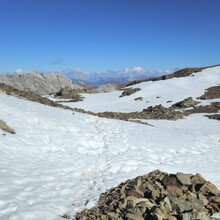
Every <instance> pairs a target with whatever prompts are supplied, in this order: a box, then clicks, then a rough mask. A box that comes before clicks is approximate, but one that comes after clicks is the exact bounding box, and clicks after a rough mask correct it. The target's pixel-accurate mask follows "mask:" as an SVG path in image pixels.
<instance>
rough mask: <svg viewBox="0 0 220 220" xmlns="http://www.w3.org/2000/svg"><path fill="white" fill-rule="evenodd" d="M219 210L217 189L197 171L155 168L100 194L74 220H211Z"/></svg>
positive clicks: (219, 193)
mask: <svg viewBox="0 0 220 220" xmlns="http://www.w3.org/2000/svg"><path fill="white" fill-rule="evenodd" d="M218 212H220V191H219V190H218V189H217V188H216V186H215V185H213V184H212V183H210V182H208V181H206V180H205V179H204V178H203V177H202V176H201V175H200V174H196V175H193V174H184V173H177V174H175V175H174V174H167V173H164V172H160V171H158V170H157V171H154V172H151V173H149V174H147V175H144V176H139V177H137V178H135V179H132V180H127V181H126V182H124V183H121V184H120V185H119V186H117V187H114V188H112V189H110V190H109V191H107V192H105V193H103V194H101V196H100V198H99V200H98V204H97V206H96V207H94V208H92V209H85V210H84V211H82V212H81V213H78V214H77V215H76V216H75V218H74V219H76V220H110V219H115V220H116V219H118V220H124V219H127V220H144V219H149V220H165V219H167V220H179V219H180V220H189V219H190V220H210V219H211V215H212V214H213V213H218Z"/></svg>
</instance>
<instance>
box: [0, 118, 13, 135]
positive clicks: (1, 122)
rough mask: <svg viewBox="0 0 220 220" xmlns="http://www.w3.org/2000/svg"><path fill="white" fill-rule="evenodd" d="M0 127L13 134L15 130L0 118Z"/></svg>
mask: <svg viewBox="0 0 220 220" xmlns="http://www.w3.org/2000/svg"><path fill="white" fill-rule="evenodd" d="M0 129H1V130H3V131H5V132H8V133H10V134H15V131H14V130H13V129H12V128H10V127H9V126H8V125H7V124H6V123H5V122H4V121H3V120H1V119H0Z"/></svg>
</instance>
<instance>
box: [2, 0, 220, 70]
mask: <svg viewBox="0 0 220 220" xmlns="http://www.w3.org/2000/svg"><path fill="white" fill-rule="evenodd" d="M217 63H220V1H219V0H0V73H2V72H12V71H15V70H16V69H18V68H21V69H24V70H42V71H50V70H58V71H61V70H63V69H69V68H80V69H83V70H86V71H96V70H100V71H105V70H109V69H121V68H125V67H132V66H142V67H145V68H147V69H172V68H175V67H185V66H204V65H210V64H217Z"/></svg>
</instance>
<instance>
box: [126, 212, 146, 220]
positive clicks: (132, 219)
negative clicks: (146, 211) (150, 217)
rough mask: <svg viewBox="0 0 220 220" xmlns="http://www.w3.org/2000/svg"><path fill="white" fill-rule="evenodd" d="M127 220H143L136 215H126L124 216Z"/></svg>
mask: <svg viewBox="0 0 220 220" xmlns="http://www.w3.org/2000/svg"><path fill="white" fill-rule="evenodd" d="M126 217H127V219H128V220H144V218H143V217H142V216H141V215H136V214H130V213H128V214H127V215H126Z"/></svg>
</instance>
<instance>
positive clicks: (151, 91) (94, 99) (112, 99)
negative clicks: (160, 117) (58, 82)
mask: <svg viewBox="0 0 220 220" xmlns="http://www.w3.org/2000/svg"><path fill="white" fill-rule="evenodd" d="M192 75H193V77H192V76H188V77H182V78H172V79H168V80H160V81H155V82H152V81H150V82H143V83H139V84H136V85H133V86H130V87H132V88H140V89H141V90H140V91H138V92H136V93H134V94H132V95H130V96H124V97H121V98H119V96H120V95H121V94H122V91H113V92H109V93H97V94H83V96H84V97H85V99H84V100H83V101H81V102H72V103H63V104H64V105H68V106H71V107H77V108H83V109H85V110H90V111H93V112H104V111H113V112H134V111H142V110H143V109H145V108H148V107H149V106H155V105H159V104H162V105H163V106H165V107H170V106H171V105H172V104H174V103H176V102H179V101H182V100H183V99H185V98H188V97H192V98H194V99H196V98H197V97H199V96H201V95H203V94H204V92H205V89H207V88H209V87H212V86H217V85H220V67H212V68H207V69H204V70H203V71H202V72H198V73H193V74H192ZM137 97H143V101H135V100H134V99H135V98H137ZM167 101H172V102H168V103H167ZM201 102H204V101H201Z"/></svg>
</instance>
